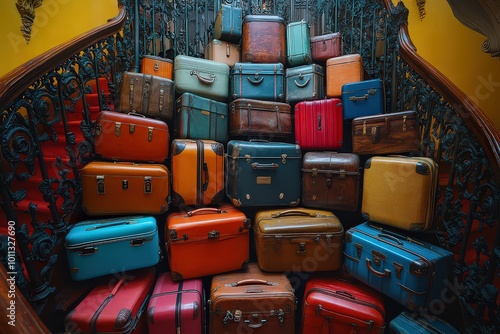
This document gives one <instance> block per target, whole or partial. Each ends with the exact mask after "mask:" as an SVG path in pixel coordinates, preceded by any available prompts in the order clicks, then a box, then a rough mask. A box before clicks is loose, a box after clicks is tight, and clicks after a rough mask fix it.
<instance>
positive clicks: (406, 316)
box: [389, 311, 460, 334]
mask: <svg viewBox="0 0 500 334" xmlns="http://www.w3.org/2000/svg"><path fill="white" fill-rule="evenodd" d="M389 333H391V334H413V333H421V334H436V333H446V334H459V333H460V332H459V331H458V330H457V329H456V328H454V327H453V326H452V325H450V324H449V323H448V322H446V321H444V320H443V319H440V318H438V317H436V316H432V315H430V314H425V313H416V312H413V313H410V312H408V311H403V312H401V313H400V314H399V315H398V316H397V317H395V318H394V319H392V320H391V322H389Z"/></svg>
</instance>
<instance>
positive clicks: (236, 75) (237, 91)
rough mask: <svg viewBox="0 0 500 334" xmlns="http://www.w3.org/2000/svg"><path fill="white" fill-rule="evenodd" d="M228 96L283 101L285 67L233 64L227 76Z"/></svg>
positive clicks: (273, 64) (279, 64) (281, 65)
mask: <svg viewBox="0 0 500 334" xmlns="http://www.w3.org/2000/svg"><path fill="white" fill-rule="evenodd" d="M229 90H230V92H229V95H230V97H231V98H232V99H233V100H235V99H239V98H244V99H254V100H264V101H276V102H284V101H285V67H284V66H283V64H281V63H272V64H267V63H266V64H264V63H241V62H238V63H235V64H234V66H233V67H232V68H231V72H230V74H229Z"/></svg>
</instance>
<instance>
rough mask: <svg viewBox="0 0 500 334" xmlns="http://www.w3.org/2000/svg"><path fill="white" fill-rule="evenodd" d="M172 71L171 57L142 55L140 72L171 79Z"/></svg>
mask: <svg viewBox="0 0 500 334" xmlns="http://www.w3.org/2000/svg"><path fill="white" fill-rule="evenodd" d="M173 72H174V62H173V61H172V60H171V59H168V58H162V57H156V56H151V55H144V56H142V62H141V73H144V74H151V75H156V76H159V77H162V78H167V79H170V80H172V75H173Z"/></svg>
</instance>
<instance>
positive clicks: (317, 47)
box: [311, 32, 342, 62]
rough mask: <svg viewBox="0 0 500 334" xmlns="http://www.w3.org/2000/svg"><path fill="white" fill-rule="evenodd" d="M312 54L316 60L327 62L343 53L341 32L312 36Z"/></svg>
mask: <svg viewBox="0 0 500 334" xmlns="http://www.w3.org/2000/svg"><path fill="white" fill-rule="evenodd" d="M311 54H312V59H313V61H315V62H326V61H327V60H328V59H330V58H334V57H339V56H341V55H342V35H341V34H340V33H339V32H336V33H331V34H325V35H321V36H313V37H311Z"/></svg>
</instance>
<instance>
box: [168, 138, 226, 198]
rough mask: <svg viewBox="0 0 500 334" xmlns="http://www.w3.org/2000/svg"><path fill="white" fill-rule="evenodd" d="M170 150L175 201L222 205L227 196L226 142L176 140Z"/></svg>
mask: <svg viewBox="0 0 500 334" xmlns="http://www.w3.org/2000/svg"><path fill="white" fill-rule="evenodd" d="M171 152H172V156H171V163H172V167H171V169H172V198H171V200H172V204H173V205H174V206H178V207H180V206H205V205H217V204H220V203H221V202H222V200H223V199H224V145H223V144H222V143H219V142H216V141H213V140H205V139H196V140H195V139H174V140H173V141H172V151H171Z"/></svg>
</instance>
